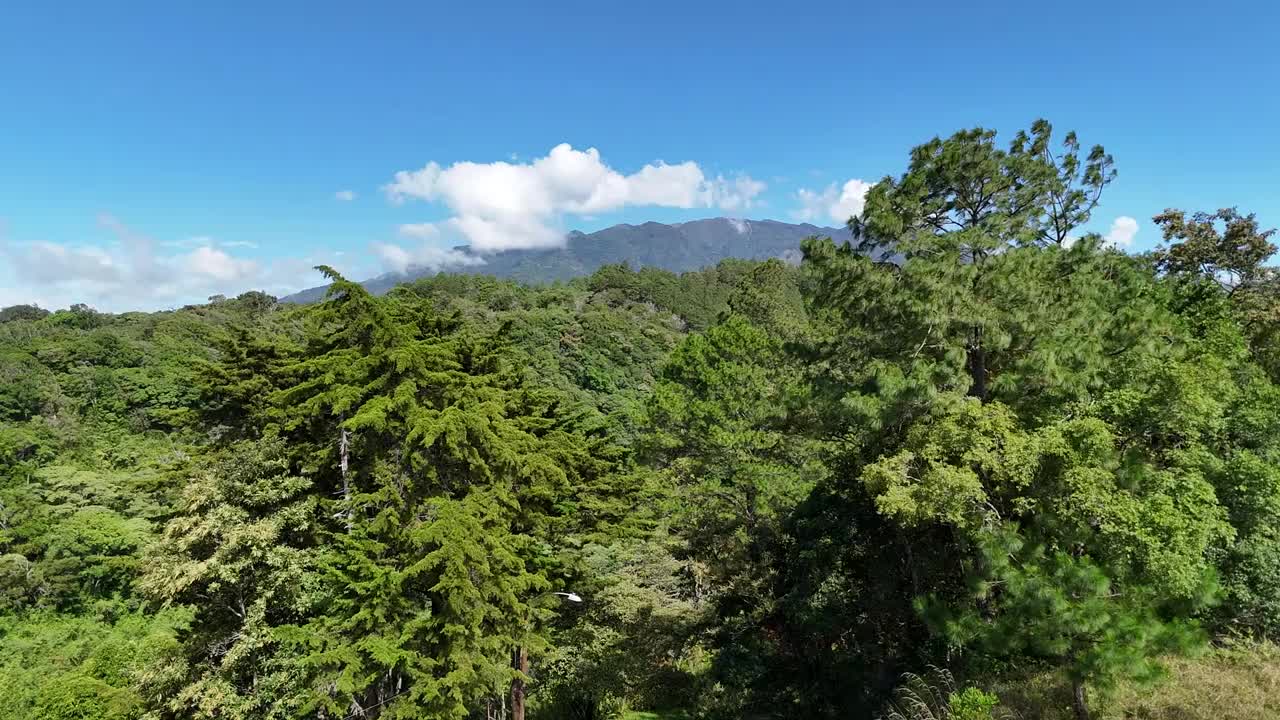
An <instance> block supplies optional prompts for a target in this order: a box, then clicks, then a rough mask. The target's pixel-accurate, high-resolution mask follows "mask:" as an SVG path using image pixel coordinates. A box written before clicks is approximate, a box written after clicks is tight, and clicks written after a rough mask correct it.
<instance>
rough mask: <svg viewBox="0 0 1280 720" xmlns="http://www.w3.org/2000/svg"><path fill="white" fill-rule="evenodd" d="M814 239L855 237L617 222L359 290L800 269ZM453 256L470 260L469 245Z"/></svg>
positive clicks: (780, 226) (707, 223)
mask: <svg viewBox="0 0 1280 720" xmlns="http://www.w3.org/2000/svg"><path fill="white" fill-rule="evenodd" d="M814 235H817V236H830V237H832V238H834V239H836V240H850V239H851V238H852V236H851V234H850V232H849V230H848V229H847V228H832V227H822V226H819V225H813V224H810V223H787V222H782V221H779V220H769V219H765V220H745V219H738V218H727V217H717V218H706V219H701V220H689V221H686V222H680V223H660V222H654V221H648V222H644V223H640V224H639V225H632V224H630V223H620V224H617V225H611V226H609V227H607V228H604V229H601V230H597V231H595V232H591V233H583V232H580V231H578V230H573V231H571V232H569V233H568V234H567V235H566V236H565V244H564V245H563V246H561V247H556V248H541V249H529V250H505V251H502V252H497V253H492V254H488V255H484V256H482V257H483V258H484V263H482V264H478V265H455V266H448V267H421V268H410V269H408V270H406V271H405V272H402V273H384V274H382V275H379V276H377V277H374V278H370V279H368V280H364V281H362V282H361V284H362V285H364V286H365V287H366V288H367V289H368V290H369V291H370V292H373V293H377V294H381V293H384V292H386V291H388V290H390V289H391V288H393V287H395V286H396V285H398V284H400V283H402V282H409V281H411V280H414V279H417V278H420V277H425V276H429V275H435V274H436V273H439V272H449V273H457V274H467V275H493V276H496V277H500V278H506V279H511V280H516V281H519V282H524V283H529V284H540V283H549V282H555V281H557V280H562V281H563V280H571V279H573V278H575V277H581V276H583V275H590V274H591V273H593V272H595V271H596V270H598V269H599V268H600V267H602V266H604V265H612V264H616V263H624V262H625V263H628V264H630V265H632V266H633V267H657V268H661V269H663V270H670V271H672V272H688V271H691V270H700V269H702V268H704V267H708V266H711V265H714V264H716V263H718V262H720V261H721V260H724V259H727V258H742V259H747V260H764V259H768V258H775V257H776V258H782V259H784V260H787V261H789V262H798V261H799V257H800V241H801V240H804V239H805V238H806V237H810V236H814ZM455 249H457V250H460V251H462V252H468V253H470V250H469V248H467V247H466V246H462V247H459V248H455ZM327 287H328V286H327V285H322V286H318V287H313V288H307V289H306V290H302V291H299V292H296V293H294V294H292V295H288V296H286V297H284V298H281V301H282V302H292V303H309V302H315V301H317V300H320V299H321V298H323V297H324V292H325V288H327Z"/></svg>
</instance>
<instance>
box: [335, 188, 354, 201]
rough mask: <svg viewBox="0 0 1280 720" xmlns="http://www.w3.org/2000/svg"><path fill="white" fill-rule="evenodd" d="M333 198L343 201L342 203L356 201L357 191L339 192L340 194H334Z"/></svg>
mask: <svg viewBox="0 0 1280 720" xmlns="http://www.w3.org/2000/svg"><path fill="white" fill-rule="evenodd" d="M333 198H334V199H335V200H341V201H342V202H351V201H352V200H355V199H356V191H355V190H339V191H338V192H336V193H334V194H333Z"/></svg>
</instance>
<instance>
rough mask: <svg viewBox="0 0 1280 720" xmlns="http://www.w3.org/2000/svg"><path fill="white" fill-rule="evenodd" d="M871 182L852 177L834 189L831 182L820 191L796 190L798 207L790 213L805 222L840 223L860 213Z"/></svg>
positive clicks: (833, 184)
mask: <svg viewBox="0 0 1280 720" xmlns="http://www.w3.org/2000/svg"><path fill="white" fill-rule="evenodd" d="M871 186H872V183H869V182H867V181H866V180H859V179H858V178H854V179H852V180H849V181H848V182H846V183H845V184H844V185H843V186H842V187H841V188H839V189H838V190H837V189H836V184H835V183H831V184H830V185H828V186H827V187H826V188H825V189H823V190H821V191H817V190H809V189H807V188H802V189H800V190H798V191H796V199H797V200H799V201H800V209H798V210H796V211H795V212H793V213H792V215H794V216H795V218H796V219H797V220H803V221H806V222H826V221H827V220H828V219H830V220H833V221H835V222H837V223H840V224H841V225H843V224H845V223H847V222H848V221H849V218H851V217H854V216H856V215H861V214H862V208H863V205H864V204H865V202H866V196H867V191H868V190H870V189H871Z"/></svg>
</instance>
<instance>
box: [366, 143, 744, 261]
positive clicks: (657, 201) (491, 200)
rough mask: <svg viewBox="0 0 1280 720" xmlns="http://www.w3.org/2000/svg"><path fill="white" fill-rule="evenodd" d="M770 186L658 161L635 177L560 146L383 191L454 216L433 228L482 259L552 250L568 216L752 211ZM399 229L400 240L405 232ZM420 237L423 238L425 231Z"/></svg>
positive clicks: (406, 178) (405, 181)
mask: <svg viewBox="0 0 1280 720" xmlns="http://www.w3.org/2000/svg"><path fill="white" fill-rule="evenodd" d="M764 190H765V184H764V183H763V182H760V181H758V180H755V179H753V178H751V177H748V176H746V175H741V176H737V177H733V178H726V177H724V176H723V175H717V176H715V177H708V176H707V175H706V174H705V173H704V172H703V170H702V168H701V167H700V166H699V165H698V164H697V163H695V162H691V161H689V162H682V163H679V164H675V165H670V164H667V163H664V162H661V161H659V162H655V163H651V164H648V165H645V166H644V167H642V168H640V169H639V170H638V171H636V172H634V173H631V174H629V175H628V174H623V173H621V172H619V171H617V170H615V169H613V168H611V167H609V166H608V165H607V164H605V162H604V161H603V160H602V159H601V156H600V152H599V151H598V150H597V149H595V148H588V149H586V150H576V149H574V148H573V147H572V146H571V145H569V144H567V143H562V144H560V145H557V146H555V147H554V148H552V149H551V151H550V152H549V153H548V154H547V155H546V156H545V157H541V158H537V159H535V160H533V161H531V162H527V163H513V162H505V161H499V162H492V163H475V162H457V163H454V164H452V165H450V166H448V167H443V166H441V165H440V164H438V163H436V162H430V163H427V165H426V166H424V167H422V168H421V169H418V170H402V171H400V172H397V173H396V174H395V176H394V178H393V179H392V181H391V182H390V183H388V184H387V185H385V186H383V191H384V192H385V193H386V194H387V196H388V197H389V198H390V199H391V201H392V202H395V203H402V202H405V201H406V200H422V201H426V202H432V203H436V202H438V203H442V204H443V205H444V206H445V207H446V208H447V209H448V210H449V211H450V213H451V214H452V216H451V217H450V218H449V219H447V220H445V221H443V222H441V223H438V224H436V225H435V226H434V227H436V228H437V229H438V230H440V231H441V234H442V235H444V236H446V237H448V236H456V237H457V238H460V239H461V240H463V241H465V242H467V243H468V244H469V245H470V247H471V249H472V250H473V251H475V252H477V253H493V252H500V251H503V250H513V249H530V248H551V247H559V246H562V245H563V244H564V237H565V234H564V230H563V224H562V222H561V220H562V218H563V216H565V215H578V216H581V215H587V214H592V213H601V212H609V211H613V210H620V209H622V208H626V207H636V206H657V207H671V208H718V209H722V210H729V211H740V210H744V209H747V208H750V207H752V205H753V203H754V202H755V201H756V198H757V197H758V196H759V195H760V194H761V193H762V192H764ZM415 227H419V226H402V228H401V234H402V235H404V234H410V235H411V236H416V235H413V232H414V231H412V230H411V231H410V232H409V233H406V228H415ZM421 232H426V231H425V229H423V230H422V231H421Z"/></svg>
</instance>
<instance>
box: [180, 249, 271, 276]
mask: <svg viewBox="0 0 1280 720" xmlns="http://www.w3.org/2000/svg"><path fill="white" fill-rule="evenodd" d="M180 262H181V266H182V267H183V268H185V269H186V270H187V272H190V273H193V274H195V275H203V276H205V277H208V278H210V279H213V280H219V281H222V282H240V281H242V280H247V279H250V278H254V277H257V275H258V271H259V268H258V263H256V262H254V261H252V260H241V259H239V258H234V257H231V256H230V255H228V254H227V253H225V252H223V251H221V250H218V249H216V248H212V247H209V246H205V247H201V248H196V249H195V250H192V251H191V253H190V254H188V255H185V256H183V257H182V258H181V259H180Z"/></svg>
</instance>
